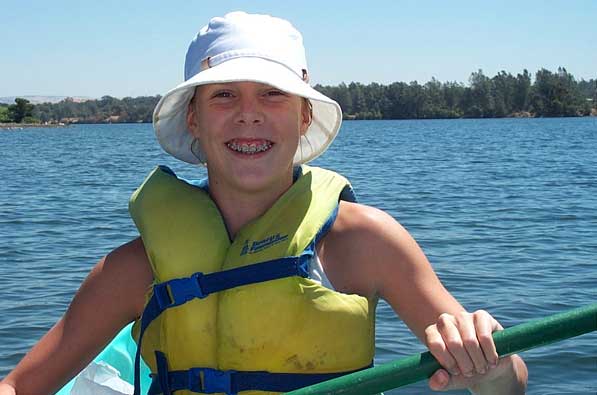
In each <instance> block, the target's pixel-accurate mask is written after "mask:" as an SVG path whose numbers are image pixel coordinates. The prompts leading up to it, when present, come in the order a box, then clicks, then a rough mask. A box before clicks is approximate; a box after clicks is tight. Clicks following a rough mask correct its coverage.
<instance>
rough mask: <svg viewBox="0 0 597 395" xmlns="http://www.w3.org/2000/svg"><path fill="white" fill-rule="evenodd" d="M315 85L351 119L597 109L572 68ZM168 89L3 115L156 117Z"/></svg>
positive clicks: (596, 94) (595, 85)
mask: <svg viewBox="0 0 597 395" xmlns="http://www.w3.org/2000/svg"><path fill="white" fill-rule="evenodd" d="M315 89H317V90H318V91H320V92H322V93H323V94H325V95H327V96H329V97H331V98H333V99H334V100H336V101H337V102H338V103H339V104H340V106H341V107H342V109H343V111H344V115H345V117H346V118H348V119H421V118H426V119H430V118H500V117H510V116H533V117H563V116H566V117H567V116H584V115H591V114H593V115H597V79H591V80H589V81H585V80H580V81H577V80H576V79H575V78H574V76H573V75H572V74H570V73H568V72H567V71H566V69H565V68H561V67H560V68H558V71H557V72H555V73H554V72H551V71H549V70H546V69H541V70H539V71H537V73H536V74H535V78H534V82H533V81H532V76H531V74H530V73H529V72H528V71H527V70H524V71H523V72H522V73H519V74H517V75H516V76H513V75H512V74H510V73H506V72H505V71H501V72H499V73H498V74H497V75H495V76H494V77H491V78H490V77H488V76H486V75H484V74H483V71H482V70H479V71H477V72H474V73H472V74H471V76H470V78H469V84H468V85H465V84H463V83H459V82H440V81H438V80H436V79H435V78H432V79H431V81H429V82H427V83H425V84H423V85H421V84H419V83H418V82H417V81H414V82H411V83H408V84H407V83H405V82H394V83H392V84H389V85H381V84H378V83H371V84H368V85H364V84H361V83H358V82H351V83H350V84H348V85H346V84H345V83H341V84H340V85H337V86H327V85H326V86H324V85H316V86H315ZM159 100H160V96H143V97H136V98H131V97H125V98H124V99H117V98H114V97H111V96H104V97H102V98H101V99H99V100H87V101H82V102H78V101H75V100H73V99H71V98H68V99H65V100H63V101H61V102H59V103H55V104H51V103H44V104H38V105H32V104H30V103H29V102H28V101H27V100H25V99H21V98H18V99H16V100H15V104H13V105H10V106H0V122H54V123H55V122H64V123H122V122H151V119H152V114H153V109H154V107H155V106H156V104H157V102H158V101H159Z"/></svg>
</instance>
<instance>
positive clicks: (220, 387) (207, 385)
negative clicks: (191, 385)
mask: <svg viewBox="0 0 597 395" xmlns="http://www.w3.org/2000/svg"><path fill="white" fill-rule="evenodd" d="M191 371H195V372H194V373H193V374H200V373H203V374H202V377H203V379H202V380H201V384H202V385H201V386H200V387H199V388H201V391H199V392H203V393H205V394H214V393H225V394H228V395H235V394H236V393H235V392H232V375H233V374H234V373H236V371H234V370H217V369H212V368H193V369H190V370H189V374H190V372H191ZM189 379H190V378H189Z"/></svg>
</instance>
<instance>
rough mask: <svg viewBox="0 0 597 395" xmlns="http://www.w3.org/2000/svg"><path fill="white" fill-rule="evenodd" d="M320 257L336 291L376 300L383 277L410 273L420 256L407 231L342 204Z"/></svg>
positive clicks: (373, 212) (374, 212)
mask: <svg viewBox="0 0 597 395" xmlns="http://www.w3.org/2000/svg"><path fill="white" fill-rule="evenodd" d="M322 253H323V257H322V264H323V265H324V269H325V271H326V274H328V276H329V277H330V281H331V282H332V284H334V286H335V287H336V289H338V290H341V291H343V292H347V291H350V292H355V293H359V294H361V295H364V296H367V297H377V296H379V294H380V292H381V290H382V287H383V285H384V278H385V277H384V276H388V275H391V276H393V275H395V274H396V273H398V272H404V271H409V270H411V269H410V268H409V266H410V265H412V264H416V262H418V260H420V259H421V255H422V252H421V251H420V249H419V248H418V246H417V244H416V242H415V241H414V240H413V238H412V237H411V236H410V234H409V233H408V231H407V230H406V229H404V227H402V226H401V225H400V224H399V223H398V222H397V221H396V220H395V219H394V218H393V217H392V216H391V215H389V214H388V213H386V212H384V211H382V210H379V209H377V208H374V207H370V206H366V205H363V204H358V203H350V202H344V201H342V202H340V207H339V211H338V217H337V218H336V222H335V223H334V225H333V227H332V229H331V230H330V232H329V234H328V235H327V236H326V237H325V239H324V241H323V246H322ZM413 256H415V258H413ZM334 280H336V281H334Z"/></svg>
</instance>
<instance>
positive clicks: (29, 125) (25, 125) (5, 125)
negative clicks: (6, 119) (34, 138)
mask: <svg viewBox="0 0 597 395" xmlns="http://www.w3.org/2000/svg"><path fill="white" fill-rule="evenodd" d="M68 126H69V125H68V124H64V123H63V124H58V123H51V124H47V125H44V124H43V123H0V130H14V129H25V128H65V127H68Z"/></svg>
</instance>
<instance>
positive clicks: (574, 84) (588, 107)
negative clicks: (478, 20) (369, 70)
mask: <svg viewBox="0 0 597 395" xmlns="http://www.w3.org/2000/svg"><path fill="white" fill-rule="evenodd" d="M315 89H317V90H319V91H320V92H322V93H323V94H325V95H328V96H330V97H332V98H333V99H334V100H336V101H337V102H338V103H339V104H340V106H341V107H342V110H343V111H344V114H345V117H347V118H353V119H420V118H501V117H508V116H534V117H563V116H584V115H590V114H591V113H593V114H596V113H597V80H596V79H591V80H589V81H585V80H581V81H576V79H575V78H574V76H572V74H570V73H568V72H567V71H566V69H565V68H558V71H557V72H556V73H552V72H551V71H549V70H546V69H541V70H539V71H538V72H537V73H536V74H535V81H534V83H532V82H531V74H530V73H529V72H528V71H527V70H524V71H523V72H522V73H519V74H517V75H516V76H513V75H512V74H510V73H506V72H505V71H501V72H499V73H498V74H497V75H496V76H494V77H492V78H490V77H487V76H485V75H484V74H483V71H482V70H479V71H477V72H474V73H472V74H471V76H470V78H469V85H468V86H465V85H464V84H462V83H458V82H444V83H442V82H439V81H437V80H436V79H435V78H433V79H431V81H429V82H427V83H426V84H424V85H421V84H419V83H418V82H416V81H414V82H411V83H409V84H407V83H404V82H394V83H392V84H390V85H380V84H378V83H371V84H368V85H363V84H361V83H358V82H352V83H350V84H348V85H346V84H344V83H342V84H340V85H338V86H322V85H317V86H315Z"/></svg>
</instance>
